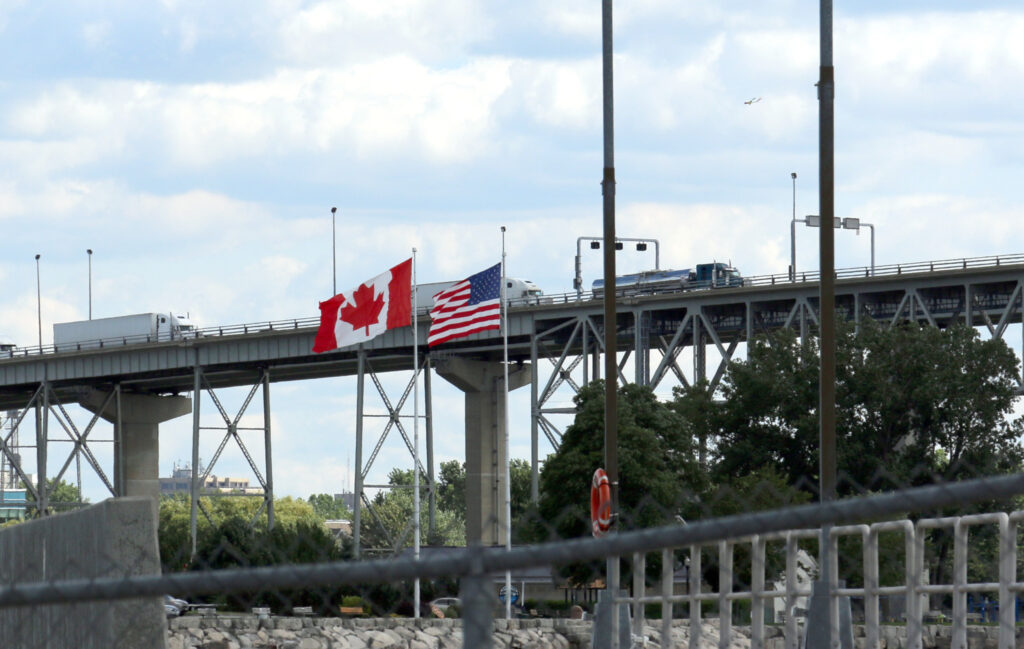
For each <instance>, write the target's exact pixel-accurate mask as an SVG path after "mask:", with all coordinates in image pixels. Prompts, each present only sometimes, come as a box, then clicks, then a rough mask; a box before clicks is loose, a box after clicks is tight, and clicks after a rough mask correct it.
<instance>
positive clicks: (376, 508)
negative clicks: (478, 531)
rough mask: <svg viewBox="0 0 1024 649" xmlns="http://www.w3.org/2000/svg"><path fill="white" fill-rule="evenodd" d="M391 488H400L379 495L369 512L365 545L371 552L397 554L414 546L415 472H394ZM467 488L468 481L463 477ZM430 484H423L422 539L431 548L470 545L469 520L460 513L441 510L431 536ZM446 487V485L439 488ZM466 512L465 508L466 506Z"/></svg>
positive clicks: (374, 498) (363, 541)
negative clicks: (413, 486)
mask: <svg viewBox="0 0 1024 649" xmlns="http://www.w3.org/2000/svg"><path fill="white" fill-rule="evenodd" d="M388 484H390V485H394V486H396V487H398V488H396V489H387V490H381V491H379V492H377V495H375V496H374V497H373V500H372V504H373V509H372V511H368V512H365V513H364V515H363V517H362V519H363V528H362V533H361V537H360V538H361V541H362V543H363V545H364V546H365V547H367V548H374V549H378V550H388V551H394V550H398V549H401V548H403V547H411V546H412V545H413V542H414V537H413V528H412V520H413V513H414V511H413V510H414V506H413V505H414V503H413V490H412V489H410V488H408V487H411V486H412V484H413V472H412V470H411V469H409V470H405V469H392V470H391V472H390V473H389V474H388ZM463 484H465V480H464V477H463ZM425 486H426V481H425V480H424V481H423V482H421V494H422V495H421V499H420V534H421V536H420V538H421V540H422V541H423V542H425V543H426V544H429V545H454V546H461V545H465V544H466V520H465V518H464V517H463V516H462V515H460V513H459V512H458V511H453V510H451V509H446V508H444V507H441V506H439V507H438V508H437V512H436V517H435V521H434V522H435V531H434V534H433V535H432V536H431V535H429V529H430V510H429V504H428V501H427V497H426V489H425V488H424V487H425ZM441 486H444V485H443V483H442V484H439V487H441ZM463 511H465V504H464V503H463Z"/></svg>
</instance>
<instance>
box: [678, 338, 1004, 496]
mask: <svg viewBox="0 0 1024 649" xmlns="http://www.w3.org/2000/svg"><path fill="white" fill-rule="evenodd" d="M1017 377H1018V361H1017V359H1016V357H1015V356H1014V354H1013V352H1012V351H1011V350H1010V349H1009V348H1008V347H1007V346H1006V344H1005V343H1004V342H1003V341H1001V340H997V339H992V340H981V338H980V336H979V335H978V333H977V331H975V330H974V329H972V328H968V327H962V326H960V327H950V328H948V329H937V328H935V327H920V326H917V325H914V324H907V325H904V326H898V327H895V328H891V329H884V328H882V326H880V325H878V324H876V323H875V322H874V321H872V320H865V321H864V322H862V323H861V324H860V326H859V329H858V330H857V331H854V329H853V328H852V327H849V326H848V327H844V328H842V329H841V330H840V332H839V336H838V337H837V350H836V401H837V403H836V444H837V460H838V471H839V474H840V481H839V485H838V489H839V492H840V494H843V493H846V494H852V493H863V492H864V491H866V490H877V489H890V488H893V487H896V486H910V485H915V484H923V483H926V482H931V481H934V480H940V481H950V480H960V479H964V478H968V477H974V476H979V475H991V474H996V473H1006V472H1008V471H1013V470H1016V469H1017V468H1019V467H1020V466H1021V462H1022V459H1024V453H1022V448H1021V444H1020V437H1021V434H1022V432H1024V425H1022V421H1021V419H1020V418H1012V414H1013V406H1014V401H1015V398H1016V394H1015V391H1016V386H1017ZM722 397H723V400H722V402H721V404H720V406H719V407H718V409H717V413H716V415H715V416H711V417H707V418H705V420H704V421H703V422H696V421H695V422H692V423H694V424H695V425H703V426H710V430H707V431H706V434H707V435H708V436H709V437H712V438H714V439H716V440H717V442H716V452H715V458H714V467H713V468H714V473H715V476H716V478H717V479H718V480H722V479H725V478H727V477H729V476H737V475H746V474H748V473H751V472H752V471H755V470H756V469H758V468H760V467H765V466H772V467H774V468H775V469H776V470H778V471H779V472H780V473H782V474H783V475H785V476H786V478H787V481H788V482H789V483H790V484H793V485H798V486H801V487H802V488H805V489H808V490H811V491H813V490H814V488H815V485H816V484H817V481H818V480H817V476H818V416H817V410H818V408H817V406H818V347H817V341H816V340H815V339H809V340H807V341H799V340H797V338H796V335H795V334H794V333H793V332H792V331H791V330H789V329H782V330H779V331H778V332H776V333H774V334H773V335H772V336H770V337H768V338H763V339H758V340H756V341H755V342H754V343H753V344H752V345H751V347H750V349H749V351H748V354H747V358H746V359H745V360H741V361H737V362H733V363H731V364H730V366H729V370H728V372H727V373H726V375H725V378H724V380H723V384H722ZM692 398H693V397H692V396H690V395H681V396H680V399H679V401H686V400H688V399H692Z"/></svg>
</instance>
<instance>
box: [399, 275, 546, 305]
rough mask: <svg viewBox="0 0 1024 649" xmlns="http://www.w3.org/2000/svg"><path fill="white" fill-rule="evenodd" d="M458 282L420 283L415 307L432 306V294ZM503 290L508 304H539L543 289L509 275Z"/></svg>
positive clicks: (528, 281) (526, 280)
mask: <svg viewBox="0 0 1024 649" xmlns="http://www.w3.org/2000/svg"><path fill="white" fill-rule="evenodd" d="M457 283H458V282H429V283H426V284H420V285H419V286H418V287H417V292H416V308H417V309H430V307H432V306H434V296H435V295H436V294H438V293H440V292H441V291H443V290H445V289H448V288H451V287H452V286H455V284H457ZM505 287H506V288H505V291H506V293H505V294H506V295H507V296H508V302H509V304H511V305H513V306H515V305H518V304H539V303H540V302H542V300H541V296H542V295H543V294H544V291H542V290H540V288H539V287H538V286H537V285H536V284H534V283H533V282H531V281H530V280H528V279H517V278H515V277H509V278H507V279H506V280H505Z"/></svg>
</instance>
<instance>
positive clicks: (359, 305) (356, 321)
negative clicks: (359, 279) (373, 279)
mask: <svg viewBox="0 0 1024 649" xmlns="http://www.w3.org/2000/svg"><path fill="white" fill-rule="evenodd" d="M352 302H355V306H352V303H351V302H349V303H348V304H346V305H345V306H343V307H341V319H342V320H344V321H345V322H347V323H349V324H350V325H352V328H353V329H359V328H360V327H364V328H365V329H366V335H370V325H375V324H377V321H378V319H379V318H380V312H381V309H383V308H384V295H383V294H381V295H375V291H374V290H373V287H372V286H369V285H367V284H363V285H362V286H360V287H359V288H357V289H356V290H355V291H354V292H353V293H352Z"/></svg>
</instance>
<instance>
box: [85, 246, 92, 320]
mask: <svg viewBox="0 0 1024 649" xmlns="http://www.w3.org/2000/svg"><path fill="white" fill-rule="evenodd" d="M85 252H87V253H88V254H89V319H90V320H92V248H87V249H86V251H85Z"/></svg>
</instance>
